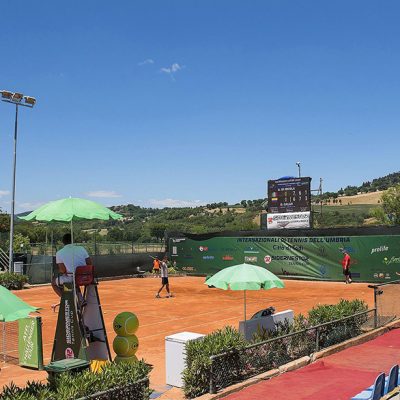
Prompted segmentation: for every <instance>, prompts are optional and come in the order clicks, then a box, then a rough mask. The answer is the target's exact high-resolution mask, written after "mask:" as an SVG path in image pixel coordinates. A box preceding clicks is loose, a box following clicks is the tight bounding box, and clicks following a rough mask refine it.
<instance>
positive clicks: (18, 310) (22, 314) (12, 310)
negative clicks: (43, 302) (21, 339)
mask: <svg viewBox="0 0 400 400" xmlns="http://www.w3.org/2000/svg"><path fill="white" fill-rule="evenodd" d="M0 299H1V301H0V322H11V321H17V320H18V319H21V318H26V317H27V316H28V315H29V314H30V313H31V312H35V311H37V310H39V307H32V306H30V305H29V304H27V303H25V302H24V301H22V300H21V299H20V298H19V297H17V296H16V295H15V294H13V293H11V292H10V291H9V290H7V289H6V288H5V287H4V286H1V285H0Z"/></svg>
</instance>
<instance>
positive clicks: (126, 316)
mask: <svg viewBox="0 0 400 400" xmlns="http://www.w3.org/2000/svg"><path fill="white" fill-rule="evenodd" d="M113 328H114V331H115V333H116V334H117V335H119V336H130V335H134V334H135V333H136V331H137V330H138V328H139V320H138V317H137V316H136V314H134V313H132V312H129V311H124V312H122V313H120V314H118V315H117V316H116V317H115V319H114V323H113Z"/></svg>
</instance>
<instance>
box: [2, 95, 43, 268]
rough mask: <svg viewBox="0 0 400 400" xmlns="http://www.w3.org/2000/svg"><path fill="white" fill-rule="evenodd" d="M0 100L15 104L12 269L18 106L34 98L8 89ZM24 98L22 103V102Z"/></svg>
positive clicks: (34, 101) (12, 230) (9, 265)
mask: <svg viewBox="0 0 400 400" xmlns="http://www.w3.org/2000/svg"><path fill="white" fill-rule="evenodd" d="M0 93H1V100H2V101H5V102H7V103H11V104H15V125H14V160H13V182H12V199H11V216H10V218H11V219H10V253H9V257H10V258H9V264H8V270H9V271H10V272H12V271H13V262H14V218H15V181H16V171H17V136H18V106H24V107H30V108H32V107H33V106H34V105H35V103H36V99H35V98H34V97H30V96H24V95H23V94H22V93H14V92H9V91H8V90H0ZM22 100H24V103H22Z"/></svg>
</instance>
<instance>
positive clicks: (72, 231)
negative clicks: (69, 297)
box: [71, 218, 78, 308]
mask: <svg viewBox="0 0 400 400" xmlns="http://www.w3.org/2000/svg"><path fill="white" fill-rule="evenodd" d="M71 244H72V246H73V245H74V227H73V225H72V218H71ZM74 253H75V252H74V248H73V247H72V287H73V289H72V290H73V291H74V295H75V296H74V298H75V306H76V308H77V307H78V306H77V304H78V299H77V295H78V294H77V293H76V285H75V260H74V258H75V254H74Z"/></svg>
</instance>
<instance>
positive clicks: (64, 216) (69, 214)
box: [20, 197, 122, 222]
mask: <svg viewBox="0 0 400 400" xmlns="http://www.w3.org/2000/svg"><path fill="white" fill-rule="evenodd" d="M20 218H21V219H24V220H25V221H47V222H50V221H60V222H70V221H79V220H82V219H102V220H109V219H120V218H122V215H120V214H117V213H115V212H114V211H111V210H110V209H108V208H107V207H104V206H103V205H101V204H99V203H96V202H94V201H91V200H86V199H79V198H73V197H70V198H68V199H61V200H56V201H50V202H49V203H46V204H44V205H43V206H41V207H39V208H38V209H37V210H35V211H32V212H31V213H30V214H28V215H26V216H25V217H20Z"/></svg>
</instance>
